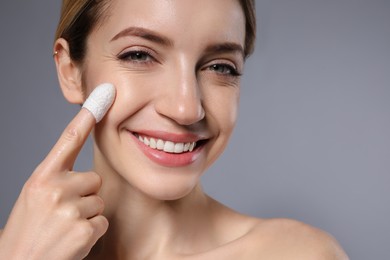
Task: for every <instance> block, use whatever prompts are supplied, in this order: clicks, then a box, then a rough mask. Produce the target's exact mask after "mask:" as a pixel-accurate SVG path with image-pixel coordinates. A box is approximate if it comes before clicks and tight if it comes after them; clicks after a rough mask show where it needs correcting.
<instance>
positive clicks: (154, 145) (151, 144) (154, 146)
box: [145, 138, 157, 149]
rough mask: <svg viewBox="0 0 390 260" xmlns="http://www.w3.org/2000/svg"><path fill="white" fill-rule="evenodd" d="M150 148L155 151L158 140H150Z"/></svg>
mask: <svg viewBox="0 0 390 260" xmlns="http://www.w3.org/2000/svg"><path fill="white" fill-rule="evenodd" d="M145 139H146V138H145ZM149 147H150V148H153V149H156V148H157V143H156V140H155V139H154V138H150V145H149Z"/></svg>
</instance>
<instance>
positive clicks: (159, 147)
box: [157, 139, 164, 150]
mask: <svg viewBox="0 0 390 260" xmlns="http://www.w3.org/2000/svg"><path fill="white" fill-rule="evenodd" d="M157 150H164V141H163V140H161V139H158V140H157Z"/></svg>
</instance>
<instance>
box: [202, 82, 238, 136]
mask: <svg viewBox="0 0 390 260" xmlns="http://www.w3.org/2000/svg"><path fill="white" fill-rule="evenodd" d="M239 95H240V93H239V88H238V87H234V88H231V87H217V88H216V89H215V90H214V91H209V93H206V95H205V102H204V103H205V106H206V114H208V117H209V118H210V117H211V118H212V121H215V124H216V127H218V128H219V132H221V134H228V135H230V133H231V131H232V130H233V128H234V126H235V123H236V121H237V115H238V107H239Z"/></svg>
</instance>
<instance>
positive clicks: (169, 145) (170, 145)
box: [164, 141, 175, 153]
mask: <svg viewBox="0 0 390 260" xmlns="http://www.w3.org/2000/svg"><path fill="white" fill-rule="evenodd" d="M174 149H175V144H174V143H172V142H170V141H166V142H165V145H164V152H167V153H173V151H174Z"/></svg>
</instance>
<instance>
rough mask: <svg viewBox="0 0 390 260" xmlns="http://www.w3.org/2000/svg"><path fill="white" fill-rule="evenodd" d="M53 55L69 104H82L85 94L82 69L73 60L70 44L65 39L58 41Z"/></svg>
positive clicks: (62, 88)
mask: <svg viewBox="0 0 390 260" xmlns="http://www.w3.org/2000/svg"><path fill="white" fill-rule="evenodd" d="M53 54H54V55H53V58H54V61H55V63H56V67H57V76H58V80H59V83H60V87H61V90H62V94H63V95H64V97H65V99H66V100H67V101H68V102H70V103H72V104H82V103H83V102H84V94H83V87H82V77H81V68H80V67H79V66H78V64H76V63H75V62H74V61H73V60H72V59H71V57H70V54H69V44H68V42H67V41H66V40H65V39H63V38H60V39H57V40H56V42H55V44H54V52H53Z"/></svg>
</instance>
